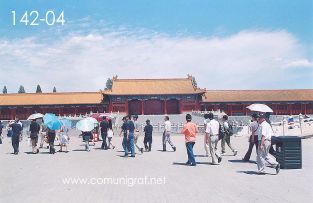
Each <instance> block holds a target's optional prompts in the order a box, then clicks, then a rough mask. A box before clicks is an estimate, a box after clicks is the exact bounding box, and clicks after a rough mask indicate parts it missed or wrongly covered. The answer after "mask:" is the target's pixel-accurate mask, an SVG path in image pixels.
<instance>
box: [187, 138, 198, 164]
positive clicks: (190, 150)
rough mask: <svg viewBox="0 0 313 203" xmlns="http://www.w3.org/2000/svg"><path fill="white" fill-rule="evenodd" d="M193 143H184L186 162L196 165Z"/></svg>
mask: <svg viewBox="0 0 313 203" xmlns="http://www.w3.org/2000/svg"><path fill="white" fill-rule="evenodd" d="M194 144H195V142H187V143H186V149H187V155H188V163H190V164H192V165H196V160H195V155H194V154H193V145H194Z"/></svg>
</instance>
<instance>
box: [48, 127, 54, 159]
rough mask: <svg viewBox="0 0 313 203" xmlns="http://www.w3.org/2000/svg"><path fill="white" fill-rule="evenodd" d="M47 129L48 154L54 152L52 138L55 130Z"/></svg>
mask: <svg viewBox="0 0 313 203" xmlns="http://www.w3.org/2000/svg"><path fill="white" fill-rule="evenodd" d="M47 129H48V143H49V154H55V148H54V140H55V135H56V132H55V130H51V129H49V128H47Z"/></svg>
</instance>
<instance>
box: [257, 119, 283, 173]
mask: <svg viewBox="0 0 313 203" xmlns="http://www.w3.org/2000/svg"><path fill="white" fill-rule="evenodd" d="M265 118H266V115H265V114H263V113H262V114H260V117H259V125H260V130H259V133H258V142H259V148H258V154H257V165H258V173H259V174H265V164H266V163H267V164H269V165H270V166H272V167H273V168H275V170H276V174H278V173H279V170H280V165H279V163H277V161H276V160H275V159H274V157H273V156H272V155H270V153H269V150H270V147H271V138H272V135H273V130H272V127H271V126H270V124H269V123H268V122H267V121H266V120H265Z"/></svg>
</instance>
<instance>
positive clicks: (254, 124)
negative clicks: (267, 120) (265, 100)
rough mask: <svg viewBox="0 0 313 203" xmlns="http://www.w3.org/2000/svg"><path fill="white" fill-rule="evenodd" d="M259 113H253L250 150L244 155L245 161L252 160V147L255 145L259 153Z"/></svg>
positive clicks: (250, 128) (250, 127)
mask: <svg viewBox="0 0 313 203" xmlns="http://www.w3.org/2000/svg"><path fill="white" fill-rule="evenodd" d="M258 118H259V116H258V114H256V113H254V114H252V122H251V123H250V125H249V130H250V133H251V135H250V138H249V148H248V151H247V153H246V155H245V156H244V158H243V159H242V160H243V161H249V160H250V156H251V153H252V149H253V146H254V145H255V149H256V153H258V147H259V146H258V130H259V124H258V121H257V120H258Z"/></svg>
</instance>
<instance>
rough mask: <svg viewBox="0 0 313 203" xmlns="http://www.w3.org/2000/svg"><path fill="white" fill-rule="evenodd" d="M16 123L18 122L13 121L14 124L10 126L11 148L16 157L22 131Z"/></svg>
mask: <svg viewBox="0 0 313 203" xmlns="http://www.w3.org/2000/svg"><path fill="white" fill-rule="evenodd" d="M18 122H19V120H18V119H15V122H14V123H12V124H11V125H10V127H11V128H12V131H13V135H12V146H13V149H14V154H15V155H17V154H18V152H19V145H20V137H21V134H22V130H23V128H22V126H21V125H20V124H19V123H18Z"/></svg>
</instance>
